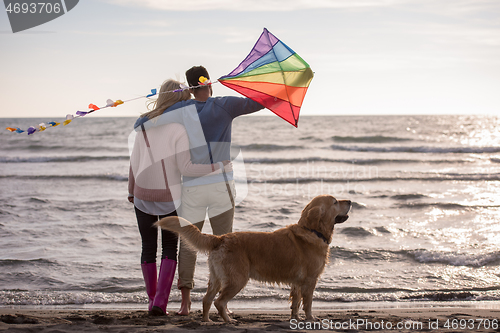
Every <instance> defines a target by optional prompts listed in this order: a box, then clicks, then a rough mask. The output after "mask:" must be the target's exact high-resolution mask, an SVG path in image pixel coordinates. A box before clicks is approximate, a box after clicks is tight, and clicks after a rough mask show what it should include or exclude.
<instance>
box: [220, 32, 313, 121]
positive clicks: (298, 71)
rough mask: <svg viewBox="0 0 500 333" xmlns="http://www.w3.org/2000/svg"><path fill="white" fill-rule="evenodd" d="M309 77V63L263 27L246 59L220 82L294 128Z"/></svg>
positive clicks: (310, 78) (311, 73)
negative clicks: (257, 103)
mask: <svg viewBox="0 0 500 333" xmlns="http://www.w3.org/2000/svg"><path fill="white" fill-rule="evenodd" d="M312 78H313V72H312V70H311V68H310V67H309V65H308V64H307V63H306V62H305V61H304V60H303V59H302V58H301V57H300V56H299V55H298V54H297V53H295V52H294V51H293V50H292V49H290V48H289V47H288V46H286V45H285V44H284V43H283V42H282V41H280V40H279V39H278V38H276V37H275V36H274V35H273V34H272V33H270V32H269V31H268V30H267V29H264V32H263V33H262V35H261V36H260V38H259V40H258V41H257V43H256V44H255V46H254V48H253V49H252V51H251V52H250V54H249V55H248V56H247V57H246V58H245V60H243V62H242V63H241V64H240V65H239V66H238V67H236V68H235V69H234V70H233V71H232V72H231V73H229V74H228V75H226V76H223V77H221V78H220V79H219V82H220V83H222V84H223V85H225V86H227V87H229V88H231V89H233V90H236V91H237V92H239V93H240V94H242V95H244V96H246V97H248V98H251V99H253V100H255V101H257V102H259V103H260V104H262V105H263V106H265V107H266V108H268V109H269V110H271V111H273V112H274V113H276V114H277V115H278V116H280V117H281V118H283V119H285V120H286V121H288V122H289V123H291V124H292V125H294V126H295V127H297V124H298V120H299V112H300V107H301V106H302V102H303V100H304V96H305V94H306V91H307V87H308V86H309V83H310V82H311V80H312Z"/></svg>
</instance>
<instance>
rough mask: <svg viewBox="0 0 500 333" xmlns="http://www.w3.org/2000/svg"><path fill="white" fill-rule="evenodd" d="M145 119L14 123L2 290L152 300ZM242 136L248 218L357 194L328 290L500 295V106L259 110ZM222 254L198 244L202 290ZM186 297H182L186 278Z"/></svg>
mask: <svg viewBox="0 0 500 333" xmlns="http://www.w3.org/2000/svg"><path fill="white" fill-rule="evenodd" d="M45 120H46V119H0V125H1V128H5V127H7V126H11V127H17V126H19V127H21V128H27V127H28V126H30V125H36V124H38V123H40V122H42V121H45ZM134 121H135V119H132V118H113V119H112V118H98V117H93V118H92V117H91V116H88V117H86V118H80V119H77V120H75V121H73V123H71V124H70V125H68V126H66V127H62V126H59V127H56V128H51V129H48V130H46V131H45V132H43V133H36V134H34V135H31V136H27V135H25V134H16V133H10V132H8V131H6V130H2V131H0V142H1V145H0V150H1V154H0V306H18V305H31V306H33V305H34V306H58V305H60V306H117V305H120V304H122V305H123V304H128V305H132V306H137V307H138V308H142V307H144V306H145V304H146V294H145V290H144V283H143V281H142V274H141V269H140V236H139V232H138V229H137V225H136V220H135V215H134V213H133V206H132V205H131V204H130V203H129V202H128V201H127V177H128V163H129V155H128V142H127V138H128V135H129V134H130V132H131V130H132V126H133V123H134ZM233 151H234V152H233V155H234V156H238V158H239V161H240V162H243V163H239V166H238V168H239V170H240V174H239V175H240V176H241V177H239V178H238V193H239V196H240V197H241V199H243V200H242V201H241V202H240V203H239V204H238V206H237V208H236V216H235V222H234V230H235V231H243V230H254V231H273V230H276V229H278V228H280V227H283V226H286V225H288V224H291V223H296V222H297V220H298V218H299V216H300V213H301V210H302V209H303V207H304V206H305V205H306V204H307V203H308V201H309V200H310V199H311V198H313V197H314V196H316V195H319V194H325V193H328V194H332V195H334V196H335V197H337V198H338V199H350V200H352V202H353V208H352V211H351V214H350V219H349V220H348V221H347V222H345V223H344V224H341V225H338V226H337V227H336V230H335V234H334V237H333V242H332V243H331V251H330V262H329V264H328V265H327V267H326V269H325V272H324V273H323V275H322V276H321V278H320V280H319V282H318V285H317V288H316V291H315V294H314V297H315V302H322V304H326V305H327V306H328V305H331V306H332V307H337V306H339V305H341V306H342V305H345V306H355V305H356V304H361V303H363V304H371V303H373V304H375V303H380V302H399V303H401V304H419V305H425V304H430V302H439V303H442V304H448V303H450V302H466V301H500V249H499V245H498V244H499V243H500V223H498V222H499V220H500V197H499V196H498V193H499V192H500V118H498V117H493V116H356V117H340V116H321V117H320V116H317V117H312V116H309V117H308V116H303V117H301V120H300V123H299V128H298V129H296V128H294V127H292V126H290V125H289V124H287V123H285V122H284V121H283V120H281V119H279V118H277V117H264V116H257V117H254V116H246V117H240V118H238V119H236V120H235V122H234V123H233ZM204 231H205V232H211V230H210V227H209V224H208V223H207V224H206V225H205V228H204ZM206 261H207V257H206V256H205V255H199V256H198V262H197V268H196V273H195V279H196V281H195V284H196V286H195V289H194V290H193V298H194V300H195V302H198V301H200V300H201V298H202V297H203V295H204V293H205V290H206V285H207V281H208V269H207V263H206ZM288 295H289V289H288V287H286V286H276V285H267V284H263V283H258V282H250V283H249V284H248V285H247V287H246V288H245V289H244V290H243V291H242V292H240V293H239V294H238V295H237V296H236V298H235V299H236V300H238V302H240V304H243V306H247V307H256V306H259V304H263V303H266V302H267V303H268V304H269V303H271V304H276V306H283V307H286V305H287V301H288ZM171 300H172V301H173V302H176V301H179V300H180V292H179V291H178V290H177V289H175V287H174V289H173V291H172V295H171ZM198 303H199V302H198ZM194 306H195V307H196V306H198V307H200V306H201V305H199V304H196V303H195V304H194Z"/></svg>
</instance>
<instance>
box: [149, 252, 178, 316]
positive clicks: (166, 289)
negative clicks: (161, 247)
mask: <svg viewBox="0 0 500 333" xmlns="http://www.w3.org/2000/svg"><path fill="white" fill-rule="evenodd" d="M176 268H177V261H175V260H172V259H168V258H165V259H162V260H161V265H160V275H159V276H158V285H157V287H156V295H155V298H154V302H153V308H152V310H151V314H152V315H153V316H164V315H166V314H168V313H167V303H168V297H169V296H170V289H172V282H173V281H174V275H175V269H176Z"/></svg>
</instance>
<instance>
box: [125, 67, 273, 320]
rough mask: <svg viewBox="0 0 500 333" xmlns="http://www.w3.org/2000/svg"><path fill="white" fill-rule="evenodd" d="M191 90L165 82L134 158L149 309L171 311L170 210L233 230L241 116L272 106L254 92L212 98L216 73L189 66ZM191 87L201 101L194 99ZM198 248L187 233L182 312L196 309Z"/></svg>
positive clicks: (145, 118)
mask: <svg viewBox="0 0 500 333" xmlns="http://www.w3.org/2000/svg"><path fill="white" fill-rule="evenodd" d="M186 79H187V82H188V84H189V86H190V89H189V90H186V89H182V88H181V84H180V83H179V82H177V81H174V80H167V81H165V82H164V83H163V85H162V87H161V89H160V92H159V95H158V99H157V100H156V101H155V102H154V108H153V110H152V111H150V112H147V113H145V114H143V115H142V116H141V117H140V118H139V119H138V120H137V121H136V123H135V125H134V129H135V131H134V132H133V134H134V136H135V138H134V146H133V149H132V152H131V157H130V173H129V201H130V202H133V203H134V208H135V213H136V217H137V222H138V226H139V232H140V234H141V238H142V254H141V268H142V273H143V277H144V282H145V285H146V292H147V294H148V297H149V312H150V313H151V314H152V315H165V314H167V312H166V307H167V303H168V297H169V295H170V290H171V287H172V282H173V280H174V275H175V270H176V267H177V241H178V238H177V235H176V234H175V233H172V232H170V231H167V230H161V238H162V255H161V258H162V259H161V264H160V271H159V274H158V275H157V270H156V250H157V239H158V229H157V228H156V227H154V226H153V224H154V223H155V222H157V221H158V220H159V219H161V218H163V217H166V216H177V215H179V216H182V217H184V218H185V219H186V220H188V221H190V222H191V223H193V224H194V225H195V226H196V227H198V229H200V230H201V229H202V227H203V223H204V221H205V216H206V215H207V214H208V217H209V220H210V224H211V226H212V231H213V233H214V234H215V235H222V234H225V233H228V232H231V231H232V226H233V218H234V198H235V197H236V193H235V184H234V180H233V178H232V176H233V175H232V164H231V163H230V146H231V124H232V121H233V119H234V118H236V117H238V116H241V115H244V114H250V113H253V112H256V111H258V110H261V109H263V108H264V107H263V106H262V105H260V104H259V103H257V102H254V101H252V100H250V99H248V98H241V97H215V98H213V97H212V87H211V85H210V83H209V84H203V82H204V81H205V80H207V82H210V81H209V80H210V77H209V74H208V71H207V70H206V69H205V68H204V67H203V66H195V67H192V68H191V69H189V70H188V71H186ZM191 93H192V94H193V96H194V99H191ZM195 264H196V252H195V251H194V250H192V249H191V248H189V246H188V245H187V244H186V243H184V241H183V240H182V239H181V241H180V248H179V258H178V275H179V280H178V284H177V286H178V288H179V289H180V290H181V294H182V302H181V308H180V310H179V311H178V312H177V314H179V315H187V314H189V311H190V307H191V296H190V295H191V289H193V287H194V279H193V278H194V269H195Z"/></svg>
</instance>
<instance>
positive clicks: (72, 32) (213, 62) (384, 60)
mask: <svg viewBox="0 0 500 333" xmlns="http://www.w3.org/2000/svg"><path fill="white" fill-rule="evenodd" d="M264 27H266V28H267V29H268V30H269V31H270V32H272V33H273V34H274V35H276V36H277V37H278V38H280V39H281V40H282V41H283V42H284V43H285V44H287V45H288V46H289V47H291V48H292V49H293V50H295V51H296V52H297V53H298V54H299V55H300V56H301V57H302V58H303V59H304V60H306V61H307V62H308V63H309V64H310V66H311V68H312V69H313V71H314V72H315V77H314V79H313V81H312V83H311V85H310V87H309V91H308V93H307V95H306V98H305V101H304V104H303V108H302V113H301V115H313V114H327V115H360V114H370V115H371V114H394V115H406V114H498V113H499V112H500V1H498V0H429V1H428V0H318V1H308V0H211V1H206V0H181V1H171V0H81V1H80V2H79V4H78V5H77V6H76V7H75V8H74V9H73V10H71V11H70V12H68V13H67V14H65V15H64V16H62V17H60V18H58V19H55V20H53V21H51V22H48V23H46V24H44V25H41V26H38V27H35V28H33V29H30V30H27V31H25V32H20V33H16V34H13V33H12V31H11V28H10V25H9V21H8V17H7V14H6V12H5V10H4V7H2V8H1V10H0V49H1V51H0V60H1V61H0V96H1V99H0V101H1V103H0V117H18V116H22V117H53V118H54V119H50V118H47V121H50V120H56V121H57V120H58V119H60V118H64V117H65V115H66V114H68V113H71V114H74V113H75V112H76V111H77V110H87V106H88V104H89V103H93V104H97V105H99V106H101V105H105V104H106V100H107V99H108V98H110V99H113V100H116V99H123V100H126V99H130V98H134V97H137V96H141V95H146V94H148V93H149V91H150V89H152V88H156V87H159V85H161V83H162V82H163V81H164V80H165V79H168V78H176V77H178V78H180V79H181V81H184V80H185V78H184V72H185V71H186V69H188V68H189V67H191V66H193V65H204V66H206V67H207V68H208V69H209V72H210V74H211V77H212V79H216V78H218V77H220V76H223V75H226V74H228V73H229V72H231V71H232V70H233V69H234V68H235V67H236V66H237V65H238V64H239V63H240V62H241V61H242V60H243V59H244V58H245V57H246V55H247V54H248V52H249V51H250V50H251V48H252V47H253V45H254V43H255V42H256V40H257V39H258V37H259V36H260V34H261V33H262V30H263V28H264ZM214 91H215V94H216V95H237V93H235V92H233V91H232V90H230V89H228V88H226V87H224V86H222V85H220V84H216V85H215V86H214ZM145 110H146V109H145V100H137V101H134V102H130V103H126V104H124V105H122V106H119V107H117V108H113V109H106V110H102V111H99V113H98V112H96V113H95V114H94V115H95V116H97V115H98V114H99V115H103V116H137V115H139V114H140V113H142V112H144V111H145Z"/></svg>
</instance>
